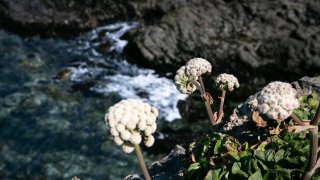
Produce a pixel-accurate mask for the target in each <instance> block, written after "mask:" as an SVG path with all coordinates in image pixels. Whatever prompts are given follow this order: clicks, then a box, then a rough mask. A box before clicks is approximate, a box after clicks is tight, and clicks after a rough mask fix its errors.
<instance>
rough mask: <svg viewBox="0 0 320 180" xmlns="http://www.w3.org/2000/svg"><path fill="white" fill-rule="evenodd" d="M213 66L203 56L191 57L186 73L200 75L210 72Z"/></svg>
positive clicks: (194, 75)
mask: <svg viewBox="0 0 320 180" xmlns="http://www.w3.org/2000/svg"><path fill="white" fill-rule="evenodd" d="M211 69H212V66H211V64H210V62H209V61H207V60H205V59H202V58H194V59H190V60H189V61H188V62H187V64H186V70H185V71H186V75H187V76H193V77H199V76H201V75H202V74H205V73H207V72H208V73H210V72H211Z"/></svg>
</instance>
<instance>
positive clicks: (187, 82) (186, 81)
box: [174, 66, 198, 94]
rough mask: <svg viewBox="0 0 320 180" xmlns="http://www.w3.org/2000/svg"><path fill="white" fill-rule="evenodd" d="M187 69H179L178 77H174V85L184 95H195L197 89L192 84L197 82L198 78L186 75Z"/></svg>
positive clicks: (183, 67)
mask: <svg viewBox="0 0 320 180" xmlns="http://www.w3.org/2000/svg"><path fill="white" fill-rule="evenodd" d="M185 70H186V67H185V66H182V67H181V68H180V69H178V71H177V74H176V76H175V77H174V83H175V84H176V86H177V89H178V90H179V91H180V92H181V93H183V94H191V93H193V92H194V91H195V90H196V89H197V87H196V86H195V85H194V84H193V83H192V81H194V80H197V79H198V77H193V76H187V75H186V73H185Z"/></svg>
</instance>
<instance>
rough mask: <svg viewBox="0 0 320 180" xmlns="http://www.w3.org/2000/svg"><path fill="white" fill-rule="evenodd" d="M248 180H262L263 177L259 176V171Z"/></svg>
mask: <svg viewBox="0 0 320 180" xmlns="http://www.w3.org/2000/svg"><path fill="white" fill-rule="evenodd" d="M248 180H263V177H262V175H261V172H260V171H257V172H255V173H253V174H252V175H251V176H250V177H249V179H248Z"/></svg>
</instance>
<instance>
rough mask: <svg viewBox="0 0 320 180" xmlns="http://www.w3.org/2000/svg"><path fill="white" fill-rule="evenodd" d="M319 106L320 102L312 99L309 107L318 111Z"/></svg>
mask: <svg viewBox="0 0 320 180" xmlns="http://www.w3.org/2000/svg"><path fill="white" fill-rule="evenodd" d="M318 105H319V101H318V100H317V99H310V100H309V106H310V107H311V108H313V109H316V108H317V107H318Z"/></svg>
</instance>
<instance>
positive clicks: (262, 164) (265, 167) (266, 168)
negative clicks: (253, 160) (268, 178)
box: [257, 160, 268, 171]
mask: <svg viewBox="0 0 320 180" xmlns="http://www.w3.org/2000/svg"><path fill="white" fill-rule="evenodd" d="M257 164H258V165H260V166H261V167H262V169H263V170H265V171H267V170H268V166H266V165H265V164H264V163H263V162H262V161H260V160H258V162H257Z"/></svg>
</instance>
